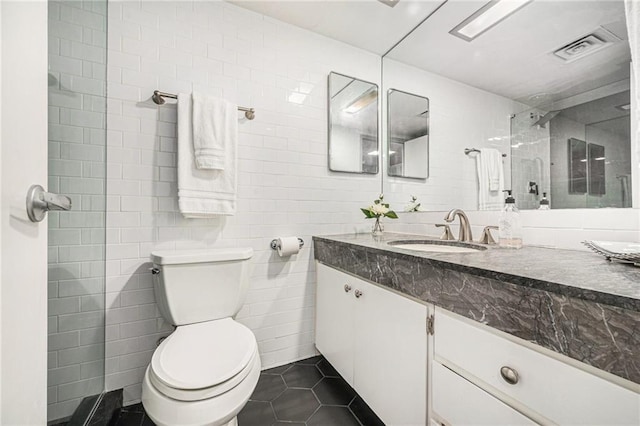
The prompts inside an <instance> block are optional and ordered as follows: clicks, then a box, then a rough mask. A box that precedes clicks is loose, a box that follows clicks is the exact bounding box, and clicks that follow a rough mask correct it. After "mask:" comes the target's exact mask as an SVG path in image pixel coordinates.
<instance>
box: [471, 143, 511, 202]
mask: <svg viewBox="0 0 640 426" xmlns="http://www.w3.org/2000/svg"><path fill="white" fill-rule="evenodd" d="M476 169H477V172H478V210H500V209H502V206H503V204H504V196H503V193H502V191H503V190H504V170H503V167H502V154H501V153H500V151H498V150H497V149H493V148H481V149H480V154H479V155H478V156H477V158H476Z"/></svg>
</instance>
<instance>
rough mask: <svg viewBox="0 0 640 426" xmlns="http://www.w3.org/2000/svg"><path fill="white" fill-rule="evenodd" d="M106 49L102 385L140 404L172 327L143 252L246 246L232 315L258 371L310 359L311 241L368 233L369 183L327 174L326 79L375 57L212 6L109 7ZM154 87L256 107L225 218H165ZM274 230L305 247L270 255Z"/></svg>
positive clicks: (163, 148) (172, 145)
mask: <svg viewBox="0 0 640 426" xmlns="http://www.w3.org/2000/svg"><path fill="white" fill-rule="evenodd" d="M108 43H109V51H108V64H109V67H108V68H109V69H108V81H109V83H108V93H109V99H108V121H107V123H108V124H107V125H108V135H107V139H108V140H107V143H108V155H107V157H108V167H107V169H108V170H107V173H108V182H107V195H108V200H107V208H108V213H107V228H108V229H107V282H106V289H107V330H106V339H107V342H106V356H107V360H106V370H107V378H106V386H107V388H108V389H117V388H122V387H124V389H125V401H126V402H127V403H130V402H133V401H136V400H138V399H139V398H140V381H141V378H142V376H143V373H144V370H145V368H146V366H147V365H148V363H149V360H150V358H151V354H152V352H153V350H154V349H155V346H156V341H157V339H158V338H159V337H160V336H164V335H166V334H167V333H168V332H169V331H170V327H169V326H168V325H167V324H166V323H165V322H164V321H163V320H162V319H161V317H160V315H159V313H158V311H157V308H156V304H155V298H154V294H153V288H152V283H151V276H150V274H149V272H148V267H149V266H150V265H149V263H148V262H149V253H150V252H151V251H152V250H155V249H186V248H195V247H230V246H250V247H253V249H254V250H255V255H254V260H253V261H254V265H255V267H254V272H253V276H252V281H251V289H250V290H249V295H248V298H247V301H246V304H245V307H244V308H243V309H242V311H241V312H240V314H239V316H238V318H239V320H240V321H242V322H243V323H244V324H246V325H248V326H249V327H250V328H251V329H252V330H253V332H254V333H255V335H256V337H257V339H258V344H259V349H260V354H261V357H262V363H263V367H265V368H268V367H271V366H275V365H279V364H284V363H287V362H290V361H293V360H295V359H300V358H305V357H308V356H311V355H313V354H314V353H315V348H314V344H313V342H314V327H313V320H314V306H315V300H314V297H315V271H314V263H313V259H312V254H311V246H312V242H311V236H312V235H322V234H333V233H344V232H353V231H355V230H357V229H359V230H363V231H367V232H368V231H370V229H371V226H372V222H371V221H370V220H369V221H367V220H364V217H363V215H362V212H360V210H359V208H360V207H365V206H367V205H370V204H371V203H372V201H373V200H374V199H375V198H376V197H377V196H378V194H379V191H380V175H353V174H343V173H332V172H329V171H328V170H327V111H326V105H327V93H326V92H327V76H328V74H329V72H330V71H336V72H339V73H343V74H346V75H352V76H354V77H358V78H361V79H363V80H366V81H372V82H375V83H377V84H379V80H380V58H379V57H378V56H375V55H373V54H371V53H368V52H365V51H363V50H359V49H356V48H354V47H351V46H348V45H345V44H343V43H339V42H337V41H334V40H330V39H327V38H325V37H322V36H319V35H317V34H314V33H311V32H309V31H306V30H301V29H299V28H296V27H292V26H290V25H287V24H284V23H281V22H278V21H275V20H273V19H270V18H267V17H264V16H262V15H259V14H256V13H253V12H249V11H247V10H244V9H241V8H238V7H236V6H234V5H231V4H228V3H219V2H200V1H180V2H177V1H172V2H139V1H126V2H117V1H114V2H110V4H109V40H108ZM155 89H160V90H163V91H167V92H170V93H177V92H191V91H192V90H199V91H203V92H206V93H210V94H213V95H217V96H223V97H225V98H227V99H229V100H231V101H234V102H236V103H238V104H239V105H243V106H247V107H254V108H255V109H256V118H255V120H253V121H247V120H244V119H242V120H241V121H240V122H239V150H238V151H239V170H238V213H237V214H236V215H235V216H232V217H224V218H218V219H208V220H201V219H191V220H186V219H184V218H183V217H182V216H181V215H180V214H179V213H178V212H177V207H176V205H177V199H176V169H175V164H176V162H175V156H176V139H175V127H176V125H175V122H176V108H175V106H174V105H173V102H172V101H168V102H167V105H165V106H162V107H158V106H156V105H155V104H153V103H152V102H151V101H150V96H151V94H152V92H153V90H155ZM238 117H239V118H240V117H242V115H241V114H239V115H238ZM279 235H298V236H300V237H302V238H304V240H305V247H304V249H303V250H302V252H301V253H300V254H298V255H297V256H293V257H291V258H290V259H280V258H279V257H277V255H275V254H274V252H273V251H272V250H271V249H270V248H269V242H270V241H271V239H272V238H274V237H276V236H279Z"/></svg>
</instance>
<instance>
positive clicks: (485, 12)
mask: <svg viewBox="0 0 640 426" xmlns="http://www.w3.org/2000/svg"><path fill="white" fill-rule="evenodd" d="M529 2H531V0H492V1H490V2H489V3H487V4H485V5H484V6H482V7H481V8H480V9H478V10H477V11H476V12H474V13H473V15H471V16H469V17H468V18H467V19H465V20H464V21H462V22H461V23H459V24H458V25H457V26H456V27H455V28H454V29H452V30H451V31H449V34H451V35H454V36H456V37H460V38H461V39H463V40H465V41H471V40H473V39H474V38H476V37H478V36H479V35H480V34H482V33H484V32H485V31H487V30H489V29H490V28H492V27H493V26H495V25H497V24H498V23H499V22H500V21H502V20H503V19H505V18H506V17H507V16H509V15H511V14H512V13H514V12H516V11H517V10H518V9H520V8H521V7H523V6H524V5H526V4H527V3H529Z"/></svg>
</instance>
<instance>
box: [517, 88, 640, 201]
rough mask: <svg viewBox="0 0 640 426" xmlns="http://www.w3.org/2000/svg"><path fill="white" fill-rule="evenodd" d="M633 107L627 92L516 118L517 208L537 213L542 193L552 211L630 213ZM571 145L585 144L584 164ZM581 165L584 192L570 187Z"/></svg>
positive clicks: (530, 110) (593, 97)
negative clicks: (605, 209)
mask: <svg viewBox="0 0 640 426" xmlns="http://www.w3.org/2000/svg"><path fill="white" fill-rule="evenodd" d="M585 98H587V99H588V97H585ZM629 104H630V91H629V90H628V89H627V90H624V89H623V90H617V91H615V92H614V93H611V91H610V92H608V93H606V94H605V95H604V96H602V95H601V96H597V97H595V96H592V97H591V99H589V100H587V101H586V102H581V103H574V104H573V105H565V107H564V108H562V109H554V108H552V107H550V108H547V109H544V108H542V107H540V108H531V109H526V110H524V111H522V112H519V113H517V114H514V115H513V116H512V118H511V148H512V150H511V152H512V162H513V163H512V167H513V168H512V187H513V189H514V195H515V198H516V202H517V204H518V207H519V208H521V209H537V208H539V206H540V200H541V199H542V196H543V193H544V192H546V193H547V194H548V198H549V199H550V204H551V208H553V209H558V208H589V207H595V208H603V207H619V208H625V207H631V194H632V189H631V177H630V176H631V161H630V157H629V155H628V154H629V152H630V149H631V130H630V128H631V122H630V114H629ZM572 141H574V142H575V141H581V142H582V143H583V144H584V155H583V157H584V158H582V159H581V160H580V159H576V158H573V157H575V152H574V153H573V154H572V148H571V147H572V145H571V143H572ZM577 161H582V162H583V163H584V164H583V166H584V167H582V168H579V169H584V176H583V177H582V178H581V179H583V180H584V182H583V184H584V185H583V186H584V188H583V189H582V190H580V191H578V190H576V189H575V187H574V186H575V185H574V186H572V182H575V179H578V177H576V176H574V175H572V173H574V174H575V172H576V170H578V169H576V167H575V165H576V164H577V163H576V162H577ZM572 162H573V163H572ZM572 164H573V166H574V167H572ZM572 170H573V172H572ZM581 188H582V187H581Z"/></svg>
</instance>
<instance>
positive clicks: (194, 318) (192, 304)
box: [142, 248, 261, 426]
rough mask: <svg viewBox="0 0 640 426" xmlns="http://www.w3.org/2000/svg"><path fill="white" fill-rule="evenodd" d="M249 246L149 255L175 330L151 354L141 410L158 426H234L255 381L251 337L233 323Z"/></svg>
mask: <svg viewBox="0 0 640 426" xmlns="http://www.w3.org/2000/svg"><path fill="white" fill-rule="evenodd" d="M252 256H253V250H252V249H251V248H231V249H216V250H189V251H157V252H153V253H152V254H151V260H152V262H153V268H152V269H151V272H152V273H153V284H154V289H155V295H156V302H157V304H158V308H159V310H160V313H161V314H162V316H163V317H164V318H165V319H166V320H167V321H169V322H170V323H171V324H173V325H175V326H176V330H175V331H174V332H173V333H172V334H171V335H170V336H169V337H167V338H166V339H164V340H163V341H162V343H161V344H160V345H159V346H158V348H157V349H156V350H155V352H154V353H153V357H152V359H151V364H149V366H148V367H147V371H146V373H145V375H144V379H143V382H142V405H143V406H144V408H145V411H146V412H147V415H148V416H149V417H150V418H151V420H153V421H154V422H155V423H156V424H157V425H158V426H176V425H181V426H196V425H197V426H204V425H211V426H222V425H228V426H235V425H237V419H236V416H237V414H238V413H239V412H240V410H241V409H242V407H244V405H245V404H246V403H247V401H248V400H249V397H250V396H251V394H252V393H253V390H254V389H255V387H256V384H257V382H258V377H259V376H260V367H261V364H260V356H259V354H258V345H257V343H256V339H255V336H254V335H253V333H252V332H251V330H249V329H248V328H247V327H246V326H244V325H242V324H240V323H239V322H236V321H235V320H234V319H233V317H234V316H235V315H236V314H237V313H238V311H239V310H240V308H241V307H242V304H243V303H244V299H245V296H246V294H247V290H248V285H249V275H250V261H251V257H252Z"/></svg>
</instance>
